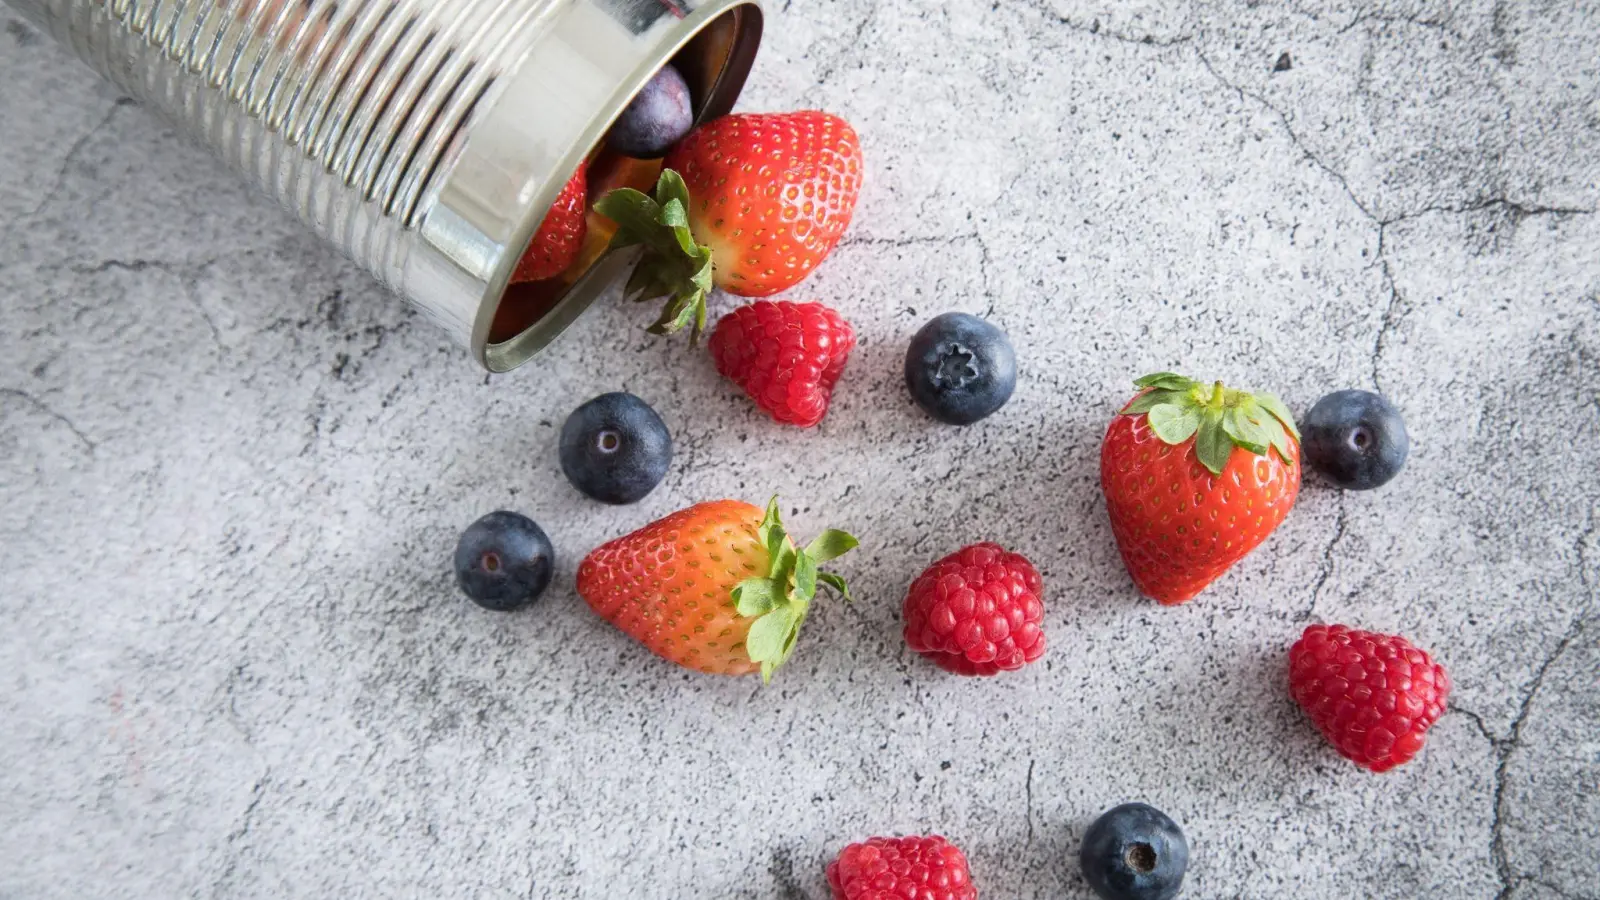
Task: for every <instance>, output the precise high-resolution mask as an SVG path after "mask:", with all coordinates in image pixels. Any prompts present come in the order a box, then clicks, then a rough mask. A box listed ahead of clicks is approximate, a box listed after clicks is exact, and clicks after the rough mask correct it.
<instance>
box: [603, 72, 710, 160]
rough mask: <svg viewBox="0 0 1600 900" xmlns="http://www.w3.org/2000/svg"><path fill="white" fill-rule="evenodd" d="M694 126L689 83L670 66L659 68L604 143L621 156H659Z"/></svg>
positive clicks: (655, 157) (635, 96)
mask: <svg viewBox="0 0 1600 900" xmlns="http://www.w3.org/2000/svg"><path fill="white" fill-rule="evenodd" d="M692 127H694V102H693V100H692V99H691V98H690V96H689V85H688V84H686V83H685V82H684V80H683V76H682V75H680V74H678V70H677V69H674V68H673V67H672V66H670V65H667V66H662V67H661V70H660V71H658V72H656V74H655V75H654V76H652V77H651V78H650V80H649V81H648V82H646V83H645V86H644V87H643V88H640V89H639V93H637V94H634V95H633V100H632V101H631V102H630V103H629V104H628V108H627V109H625V110H623V111H622V115H620V116H618V117H617V121H616V122H614V123H612V125H611V130H610V131H608V132H606V146H607V147H609V148H610V149H612V150H615V151H616V152H618V153H621V154H622V155H623V156H632V157H635V158H637V159H660V158H661V157H663V156H666V155H667V151H668V150H671V149H672V145H673V144H676V143H677V142H679V141H681V140H683V136H684V135H686V134H688V133H689V129H690V128H692Z"/></svg>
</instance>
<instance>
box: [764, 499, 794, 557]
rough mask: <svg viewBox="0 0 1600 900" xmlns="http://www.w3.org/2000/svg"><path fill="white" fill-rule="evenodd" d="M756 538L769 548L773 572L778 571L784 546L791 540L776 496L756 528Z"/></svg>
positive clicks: (768, 553) (769, 503)
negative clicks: (785, 528) (784, 525)
mask: <svg viewBox="0 0 1600 900" xmlns="http://www.w3.org/2000/svg"><path fill="white" fill-rule="evenodd" d="M756 536H757V537H759V538H760V539H761V543H762V544H765V545H766V548H767V561H768V566H769V567H770V569H771V571H774V572H776V571H777V568H778V567H777V565H776V563H777V562H778V558H779V556H780V555H781V554H782V553H783V544H784V542H785V541H787V540H788V539H789V533H788V532H786V531H784V529H783V514H782V513H781V512H779V510H778V498H777V497H776V496H774V497H773V498H772V499H771V500H769V501H767V511H766V515H764V516H763V517H762V519H761V524H760V525H759V526H757V527H756Z"/></svg>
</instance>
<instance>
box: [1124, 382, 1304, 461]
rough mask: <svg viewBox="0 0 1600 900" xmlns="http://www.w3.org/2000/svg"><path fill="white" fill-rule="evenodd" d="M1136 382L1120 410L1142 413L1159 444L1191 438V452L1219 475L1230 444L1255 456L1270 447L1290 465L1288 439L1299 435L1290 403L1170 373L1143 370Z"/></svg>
mask: <svg viewBox="0 0 1600 900" xmlns="http://www.w3.org/2000/svg"><path fill="white" fill-rule="evenodd" d="M1134 384H1135V385H1136V386H1138V387H1140V388H1143V389H1144V391H1143V393H1141V394H1139V395H1138V396H1137V397H1134V398H1133V402H1131V403H1129V404H1128V405H1127V406H1126V407H1124V408H1123V410H1122V413H1121V414H1122V415H1125V416H1138V415H1143V416H1144V417H1145V420H1146V422H1147V423H1148V424H1149V426H1150V430H1151V431H1152V432H1154V433H1155V436H1156V437H1157V438H1159V439H1160V440H1161V441H1162V442H1163V443H1166V444H1171V445H1173V446H1177V445H1179V444H1182V443H1183V442H1185V441H1187V440H1189V439H1190V438H1194V451H1195V456H1196V457H1197V458H1198V459H1199V460H1200V464H1201V465H1203V466H1205V467H1206V468H1207V469H1208V470H1210V472H1211V474H1213V475H1221V474H1222V470H1223V468H1224V467H1226V466H1227V465H1228V459H1229V458H1230V457H1232V456H1233V449H1234V448H1235V447H1240V448H1243V449H1245V450H1248V451H1249V452H1251V453H1254V454H1256V455H1257V456H1265V455H1267V453H1268V448H1269V447H1270V448H1271V452H1273V453H1276V454H1277V455H1278V458H1279V459H1282V460H1283V462H1284V464H1285V465H1290V466H1292V465H1294V458H1293V457H1292V456H1291V454H1290V446H1289V440H1290V438H1291V437H1292V438H1293V439H1294V440H1295V441H1297V442H1298V441H1299V440H1300V431H1299V429H1297V428H1296V427H1295V424H1294V417H1293V416H1291V415H1290V414H1289V409H1288V407H1286V406H1284V405H1283V401H1282V400H1279V399H1278V398H1277V397H1275V396H1273V395H1272V394H1251V393H1247V392H1245V391H1236V390H1232V389H1230V388H1228V387H1225V386H1224V385H1223V383H1222V382H1220V381H1218V382H1214V383H1213V384H1212V385H1211V386H1210V387H1209V388H1208V387H1207V386H1206V385H1204V384H1202V383H1201V382H1198V381H1195V380H1194V379H1192V378H1186V377H1184V376H1182V375H1175V374H1173V373H1171V372H1157V373H1156V374H1154V375H1146V376H1144V377H1143V378H1141V379H1139V380H1138V381H1135V382H1134Z"/></svg>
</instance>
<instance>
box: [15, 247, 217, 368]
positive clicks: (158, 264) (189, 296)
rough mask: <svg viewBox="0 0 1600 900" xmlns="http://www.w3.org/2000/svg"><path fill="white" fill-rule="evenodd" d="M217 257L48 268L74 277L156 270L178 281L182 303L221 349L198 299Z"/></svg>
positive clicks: (111, 261) (213, 324)
mask: <svg viewBox="0 0 1600 900" xmlns="http://www.w3.org/2000/svg"><path fill="white" fill-rule="evenodd" d="M220 259H221V257H215V256H213V257H210V258H207V259H202V260H199V261H197V262H182V261H173V260H165V259H102V260H99V261H96V262H67V263H62V264H60V265H59V266H49V267H46V268H47V269H48V268H62V267H64V268H65V269H66V270H67V271H69V272H72V273H74V274H76V275H103V274H105V273H107V272H110V271H113V270H118V271H123V272H135V273H137V272H147V271H156V272H161V273H164V274H166V275H170V276H171V277H173V278H176V279H178V281H179V282H181V283H182V285H183V297H184V300H185V301H186V302H187V303H188V304H189V305H190V306H191V307H193V308H194V311H195V314H196V315H198V316H199V317H200V319H201V321H203V322H205V323H206V328H207V329H209V330H210V331H211V339H212V341H213V342H214V343H215V344H216V345H217V346H218V347H225V346H226V345H225V344H224V343H223V340H222V329H220V328H218V327H217V322H216V320H215V319H213V318H212V317H211V313H210V312H209V311H208V310H207V309H206V308H205V303H204V302H202V301H201V299H200V279H201V277H202V276H203V275H204V274H205V271H206V270H207V269H209V268H211V267H212V266H214V265H216V264H217V262H218V261H219V260H220Z"/></svg>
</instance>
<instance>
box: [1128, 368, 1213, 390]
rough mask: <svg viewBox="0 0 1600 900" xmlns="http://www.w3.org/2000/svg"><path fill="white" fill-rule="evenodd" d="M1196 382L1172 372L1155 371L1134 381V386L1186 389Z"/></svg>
mask: <svg viewBox="0 0 1600 900" xmlns="http://www.w3.org/2000/svg"><path fill="white" fill-rule="evenodd" d="M1196 384H1198V382H1196V381H1195V380H1194V379H1193V378H1185V377H1183V376H1182V375H1178V374H1176V373H1173V372H1157V373H1155V374H1154V375H1146V376H1144V377H1143V378H1140V379H1139V380H1137V381H1135V382H1134V385H1135V386H1136V387H1142V388H1159V389H1161V390H1165V391H1187V390H1189V389H1190V388H1192V387H1194V386H1195V385H1196Z"/></svg>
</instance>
